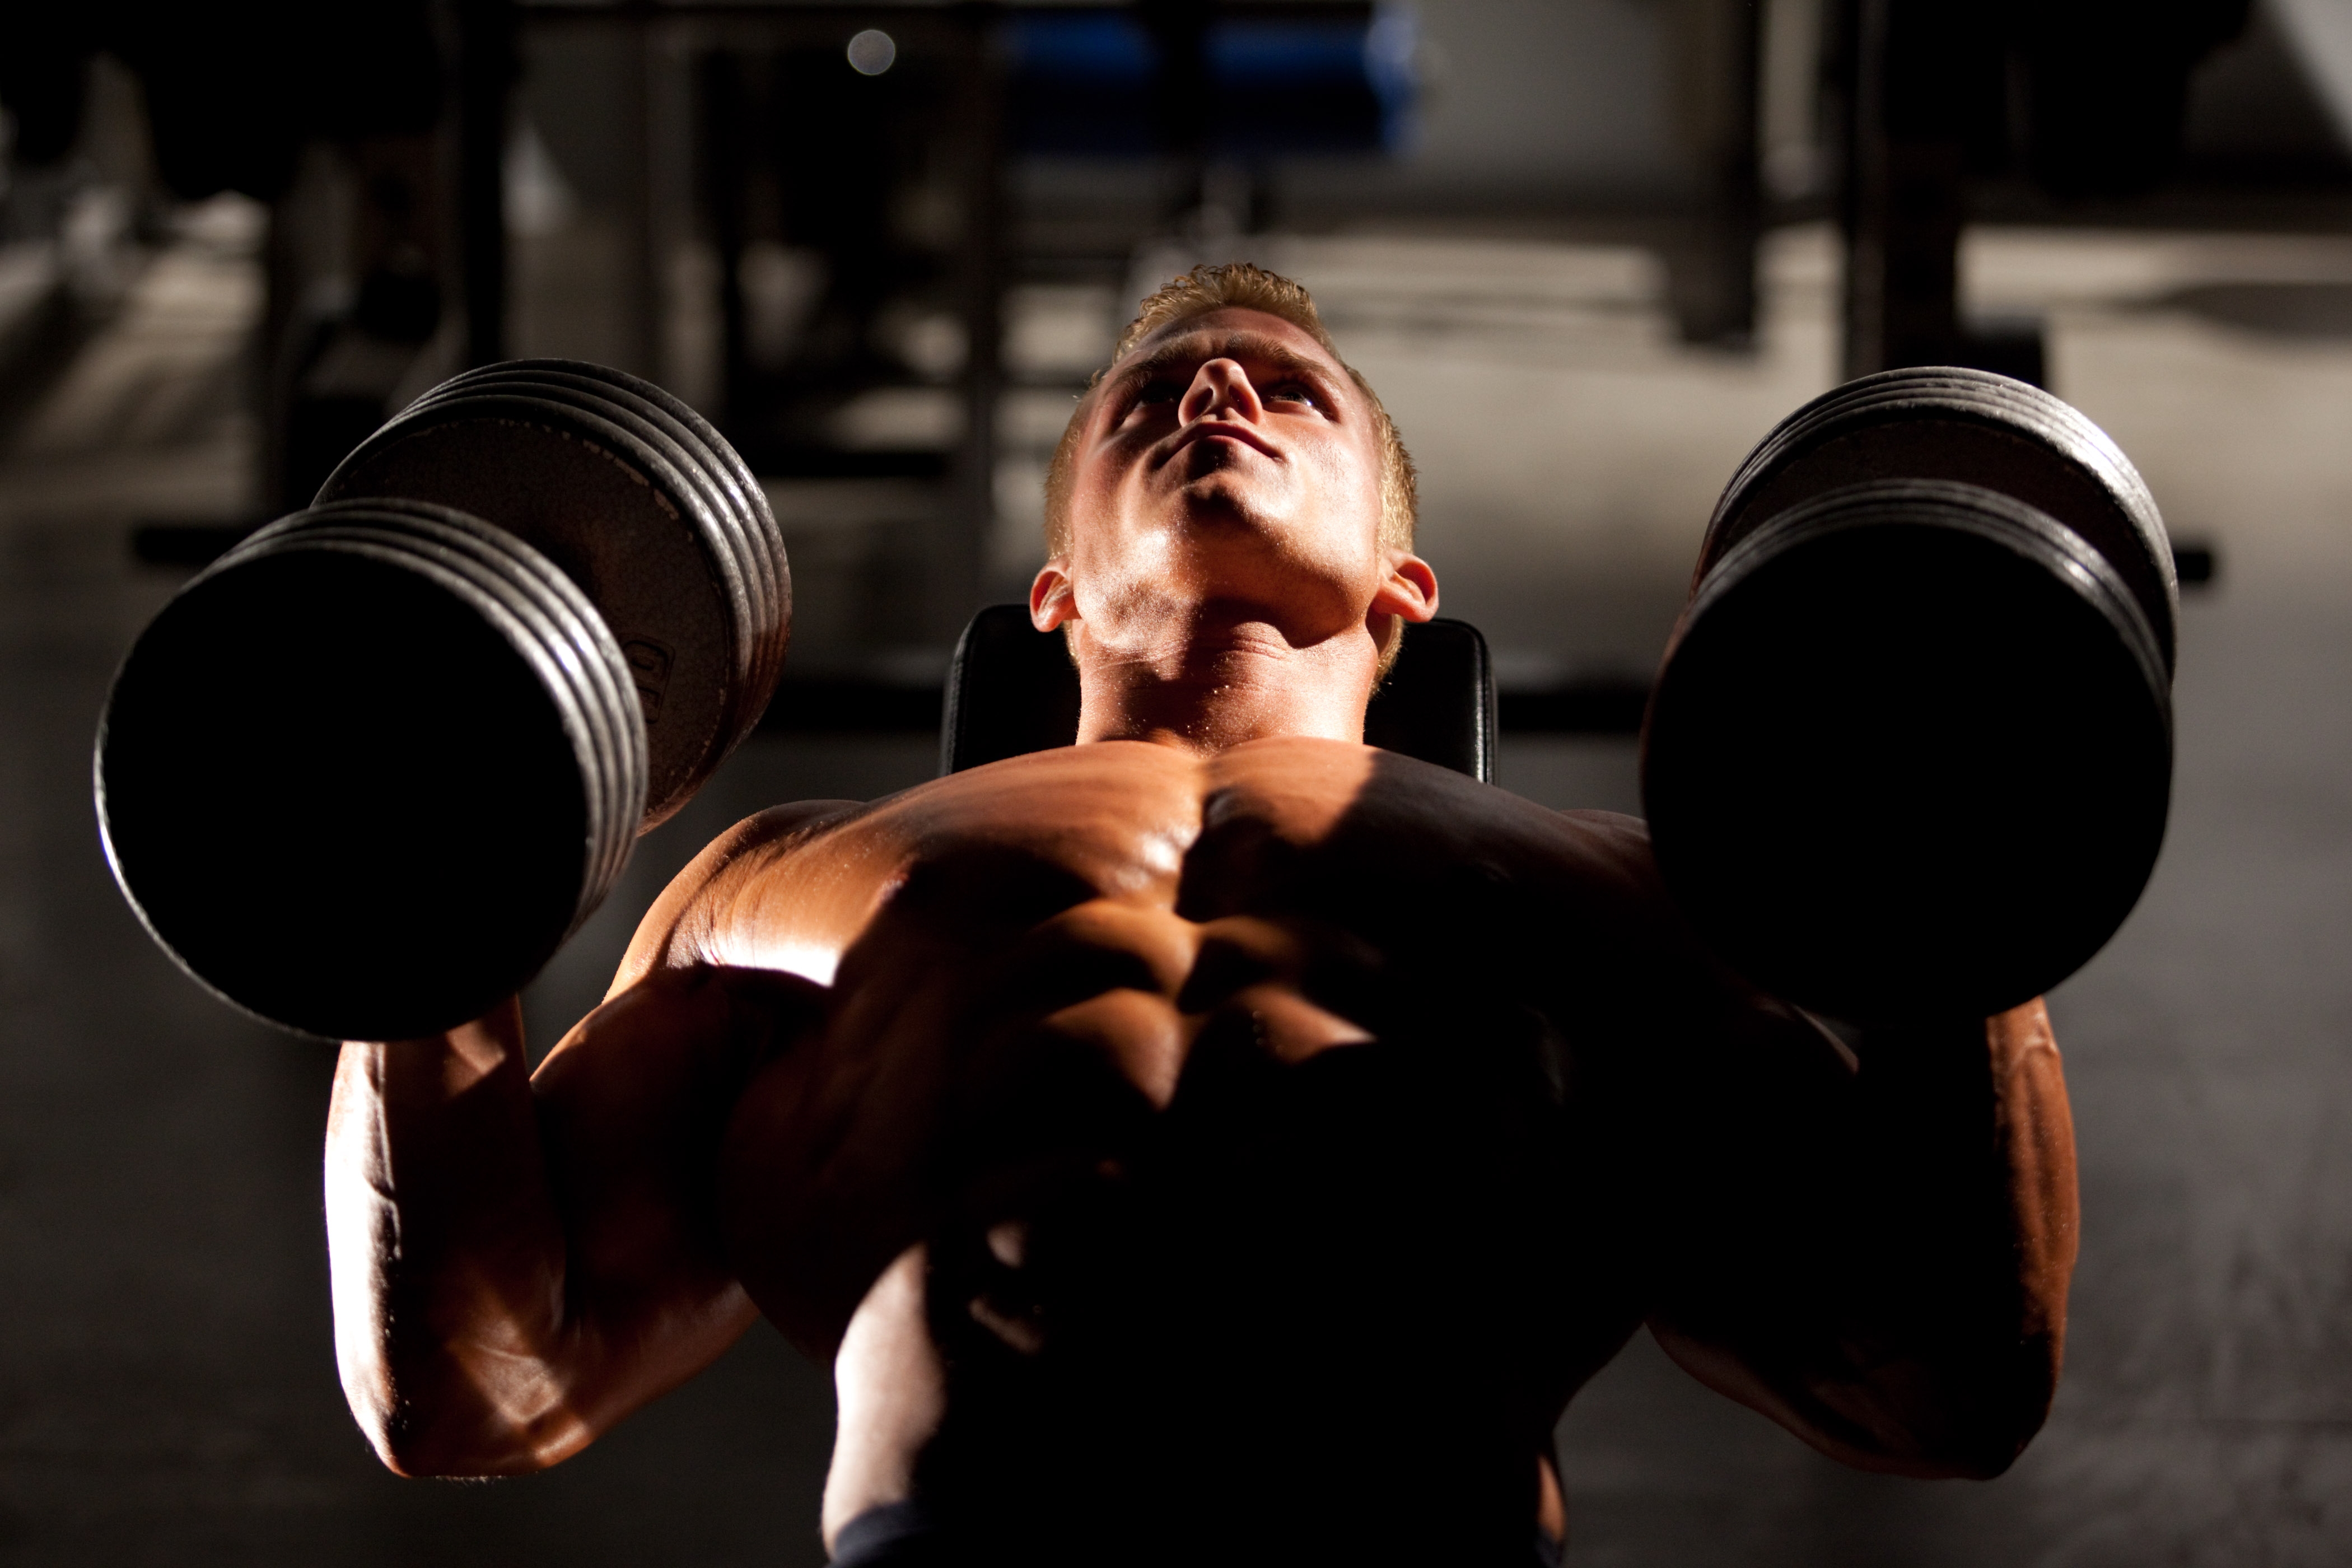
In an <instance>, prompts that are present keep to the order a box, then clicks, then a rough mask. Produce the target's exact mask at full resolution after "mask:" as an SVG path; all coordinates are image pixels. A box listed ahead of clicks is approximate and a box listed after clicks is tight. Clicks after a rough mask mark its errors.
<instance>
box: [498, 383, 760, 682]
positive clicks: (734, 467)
mask: <svg viewBox="0 0 2352 1568" xmlns="http://www.w3.org/2000/svg"><path fill="white" fill-rule="evenodd" d="M509 370H545V371H551V372H560V373H562V374H572V375H578V376H582V377H585V378H587V379H590V380H593V381H598V382H601V383H603V384H605V385H608V386H616V387H619V388H621V389H623V390H625V391H627V392H631V393H634V394H635V395H637V396H639V397H642V398H644V399H645V400H646V402H648V403H651V404H654V405H656V406H657V407H659V408H661V409H662V410H663V411H664V412H666V413H667V414H668V415H669V416H670V417H671V418H673V419H675V420H677V422H678V423H679V424H680V425H682V426H685V427H686V428H687V429H688V431H690V432H691V433H692V434H693V435H694V436H695V437H697V438H698V439H699V440H700V441H701V443H702V445H703V446H704V447H706V448H707V449H708V450H709V452H710V454H711V456H712V457H713V458H716V459H717V460H718V462H719V466H720V467H721V468H724V469H725V470H726V471H727V472H729V473H730V474H732V475H733V476H734V477H735V483H736V488H737V489H738V491H739V493H740V495H741V496H742V497H743V500H744V501H745V503H746V504H747V506H748V508H749V515H750V517H751V520H752V521H753V523H754V524H755V537H757V538H759V539H761V540H764V541H765V542H766V546H767V548H768V550H769V551H770V552H772V557H773V561H774V570H775V575H776V581H777V583H778V584H779V594H778V597H777V602H778V604H779V605H782V612H783V621H782V626H780V627H779V629H778V639H779V640H778V643H777V648H776V658H777V661H778V663H779V665H781V663H782V655H783V641H784V639H785V638H786V637H788V636H789V634H790V632H791V629H792V608H793V594H792V586H793V582H792V563H791V561H790V559H789V558H788V557H787V556H786V554H785V552H784V536H783V531H782V529H781V528H779V527H778V526H777V525H776V519H775V513H774V512H773V511H772V510H771V509H770V507H769V505H768V496H767V492H766V491H765V490H763V489H761V488H760V481H759V479H758V478H757V477H756V476H755V475H754V474H753V473H752V472H751V465H750V464H748V463H746V462H744V461H743V458H742V454H740V453H739V452H738V451H736V450H735V448H734V447H733V446H732V445H731V444H730V442H729V441H728V439H727V438H726V437H724V436H721V435H720V434H719V432H718V430H717V429H715V428H713V427H712V426H711V424H710V422H709V420H707V419H705V418H704V417H703V416H701V415H700V414H698V413H697V412H695V410H694V408H693V407H692V406H691V405H688V404H687V403H686V402H685V401H684V400H682V399H680V398H678V397H676V396H673V395H671V394H670V393H669V392H667V390H665V389H664V388H662V387H660V386H657V385H656V384H654V383H652V382H649V381H646V380H642V379H641V378H639V377H637V376H634V375H631V374H628V373H627V372H625V371H619V370H614V369H613V368H612V367H611V366H610V365H601V364H595V363H591V362H589V361H586V360H566V359H527V360H509V361H507V362H505V363H503V364H498V365H487V366H484V367H483V368H482V369H480V370H476V371H468V372H466V373H465V374H462V375H459V376H457V377H455V378H454V380H455V381H457V382H463V381H467V380H468V379H471V378H473V377H478V376H486V375H491V374H498V373H499V372H503V371H509Z"/></svg>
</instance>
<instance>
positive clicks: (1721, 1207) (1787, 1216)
mask: <svg viewBox="0 0 2352 1568" xmlns="http://www.w3.org/2000/svg"><path fill="white" fill-rule="evenodd" d="M1790 1039H1791V1040H1793V1039H1794V1037H1793V1036H1790ZM1858 1050H1859V1054H1860V1057H1861V1068H1860V1071H1859V1073H1858V1074H1856V1075H1853V1076H1846V1077H1843V1083H1842V1085H1833V1084H1823V1085H1821V1086H1818V1087H1815V1088H1806V1087H1804V1083H1805V1082H1806V1081H1807V1079H1808V1078H1809V1075H1804V1074H1800V1073H1798V1072H1796V1071H1795V1070H1793V1060H1792V1059H1791V1058H1782V1057H1781V1056H1780V1055H1779V1054H1778V1053H1774V1052H1771V1051H1769V1050H1759V1051H1756V1052H1753V1053H1751V1054H1750V1056H1749V1057H1748V1065H1749V1066H1750V1067H1751V1068H1753V1070H1754V1071H1755V1072H1756V1074H1757V1075H1758V1076H1756V1077H1753V1078H1748V1079H1742V1080H1741V1082H1740V1083H1739V1085H1738V1089H1737V1090H1736V1091H1735V1092H1736V1094H1737V1099H1736V1100H1733V1101H1731V1102H1730V1103H1731V1104H1732V1105H1733V1106H1735V1107H1736V1109H1732V1110H1729V1111H1728V1113H1727V1115H1728V1119H1727V1121H1721V1122H1716V1123H1712V1124H1709V1125H1708V1126H1706V1127H1702V1128H1700V1129H1699V1130H1698V1131H1697V1142H1696V1143H1694V1144H1693V1145H1691V1146H1689V1147H1690V1164H1691V1166H1692V1171H1691V1173H1690V1175H1689V1177H1688V1178H1687V1184H1686V1185H1685V1186H1684V1187H1683V1188H1682V1190H1683V1192H1684V1193H1685V1198H1684V1200H1683V1202H1684V1204H1685V1205H1687V1206H1685V1207H1684V1208H1683V1211H1682V1212H1683V1213H1684V1214H1685V1215H1687V1216H1688V1221H1687V1222H1686V1223H1690V1224H1692V1226H1693V1227H1694V1228H1695V1229H1696V1232H1697V1234H1696V1236H1690V1237H1687V1244H1686V1245H1682V1246H1677V1247H1674V1248H1672V1249H1670V1251H1669V1252H1668V1253H1667V1255H1666V1256H1667V1258H1668V1260H1669V1267H1668V1270H1667V1274H1666V1279H1665V1282H1664V1291H1663V1294H1662V1300H1661V1302H1660V1305H1659V1307H1658V1310H1656V1312H1655V1314H1654V1316H1653V1319H1652V1326H1653V1328H1654V1330H1655V1331H1656V1332H1657V1336H1658V1339H1659V1341H1660V1342H1661V1343H1662V1344H1664V1346H1665V1348H1666V1349H1667V1350H1668V1352H1670V1353H1672V1354H1673V1355H1674V1357H1675V1359H1676V1360H1677V1361H1679V1362H1681V1363H1683V1364H1684V1365H1685V1366H1686V1367H1688V1368H1689V1369H1690V1370H1691V1371H1692V1372H1693V1373H1696V1374H1697V1375H1698V1376H1699V1377H1700V1378H1701V1379H1702V1380H1703V1381H1705V1382H1706V1383H1708V1384H1711V1385H1713V1386H1715V1387H1716V1388H1718V1389H1720V1390H1721V1391H1723V1392H1724V1393H1726V1394H1730V1395H1732V1397H1734V1398H1736V1399H1738V1400H1740V1401H1742V1402H1743V1403H1745V1404H1748V1405H1753V1406H1755V1407H1756V1408H1757V1409H1759V1410H1762V1411H1764V1412H1765V1413H1766V1414H1768V1415H1771V1416H1772V1417H1773V1418H1774V1419H1775V1420H1778V1421H1780V1422H1781V1423H1782V1424H1783V1425H1785V1426H1789V1427H1790V1429H1791V1430H1793V1431H1796V1432H1797V1433H1799V1434H1800V1435H1801V1436H1804V1437H1805V1438H1806V1440H1807V1441H1809V1442H1811V1443H1812V1444H1813V1445H1814V1446H1815V1447H1819V1448H1821V1449H1822V1450H1823V1451H1824V1452H1826V1453H1829V1454H1831V1455H1833V1456H1834V1457H1836V1458H1840V1459H1843V1460H1845V1461H1846V1462H1847V1463H1850V1464H1854V1465H1859V1466H1862V1467H1864V1468H1871V1469H1882V1470H1892V1471H1895V1472H1898V1473H1903V1474H1909V1475H1976V1476H1984V1475H1993V1474H1998V1473H1999V1472H2000V1470H2001V1469H2002V1468H2006V1467H2007V1465H2008V1464H2009V1463H2010V1461H2011V1459H2013V1458H2015V1457H2016V1454H2017V1452H2018V1450H2019V1449H2021V1447H2023V1446H2024V1444H2025V1442H2026V1441H2027V1439H2029V1438H2031V1437H2032V1435H2033V1434H2034V1432H2035V1431H2036V1430H2037V1429H2039V1427H2040V1426H2041V1424H2042V1417H2043V1416H2044V1415H2045V1414H2046V1412H2047V1410H2048V1406H2049V1400H2050V1396H2051V1394H2052V1392H2053V1388H2054V1387H2055V1384H2056V1382H2057V1376H2058V1367H2059V1360H2060V1356H2061V1353H2062V1352H2063V1341H2064V1332H2065V1321H2066V1287H2067V1282H2068V1279H2069V1276H2070V1275H2071V1273H2072V1271H2073V1267H2074V1240H2075V1194H2074V1137H2073V1129H2072V1123H2071V1121H2070V1120H2069V1118H2068V1114H2067V1108H2066V1092H2065V1085H2064V1080H2063V1076H2062V1075H2061V1073H2060V1070H2059V1064H2058V1056H2057V1050H2056V1047H2054V1045H2053V1043H2052V1041H2051V1037H2050V1028H2049V1017H2048V1015H2047V1013H2046V1012H2045V1011H2044V1010H2043V1008H2042V1004H2041V1003H2039V1002H2033V1003H2029V1004H2027V1005H2024V1006H2022V1007H2019V1008H2015V1009H2012V1010H2011V1011H2010V1012H2008V1013H2005V1014H2002V1015H2000V1016H1997V1017H1993V1018H1990V1019H1983V1020H1975V1021H1969V1020H1958V1019H1955V1020H1951V1021H1948V1022H1944V1023H1935V1024H1929V1023H1915V1024H1911V1025H1907V1026H1895V1027H1891V1028H1880V1029H1873V1030H1870V1031H1867V1032H1865V1034H1864V1037H1862V1038H1861V1040H1860V1041H1859V1042H1858ZM1735 1070H1736V1069H1735ZM1677 1234H1678V1235H1680V1234H1683V1233H1682V1232H1680V1231H1679V1229H1678V1232H1677Z"/></svg>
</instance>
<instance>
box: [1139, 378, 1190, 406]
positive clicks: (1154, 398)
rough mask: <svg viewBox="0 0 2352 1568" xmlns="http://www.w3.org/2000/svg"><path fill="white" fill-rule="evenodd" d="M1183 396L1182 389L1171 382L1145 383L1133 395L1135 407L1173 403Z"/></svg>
mask: <svg viewBox="0 0 2352 1568" xmlns="http://www.w3.org/2000/svg"><path fill="white" fill-rule="evenodd" d="M1182 395H1184V389H1183V388H1182V387H1181V386H1179V385H1177V384H1175V383H1174V382H1172V381H1147V382H1145V383H1144V384H1143V385H1142V386H1141V388H1139V390H1138V391H1137V392H1136V395H1135V401H1136V405H1138V406H1139V407H1140V406H1141V405H1145V404H1149V403H1173V402H1175V401H1176V400H1177V399H1178V398H1179V397H1181V396H1182Z"/></svg>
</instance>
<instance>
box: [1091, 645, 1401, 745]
mask: <svg viewBox="0 0 2352 1568" xmlns="http://www.w3.org/2000/svg"><path fill="white" fill-rule="evenodd" d="M1377 660H1378V654H1377V650H1376V649H1374V648H1373V647H1372V646H1371V644H1370V639H1369V638H1367V637H1363V636H1362V635H1360V634H1357V635H1353V636H1349V635H1342V636H1339V637H1330V638H1328V639H1326V640H1324V641H1322V642H1319V643H1316V644H1312V645H1310V646H1307V647H1292V646H1291V645H1290V644H1289V643H1288V642H1287V641H1286V640H1285V639H1284V637H1282V635H1281V633H1280V632H1278V631H1277V630H1276V629H1275V628H1274V627H1273V626H1269V625H1267V624H1266V623H1265V622H1262V621H1260V622H1244V623H1242V624H1239V625H1234V626H1218V627H1214V628H1210V629H1194V630H1192V631H1191V632H1189V633H1187V634H1186V635H1185V636H1183V637H1181V638H1179V639H1174V640H1172V641H1171V643H1170V644H1169V645H1168V646H1165V647H1145V648H1140V649H1133V650H1129V649H1120V650H1116V651H1109V650H1099V649H1088V650H1087V651H1086V652H1085V653H1084V654H1082V655H1081V657H1080V659H1079V670H1078V686H1079V693H1080V700H1079V709H1078V741H1079V743H1081V744H1084V743H1086V742H1089V741H1150V742H1156V743H1159V744H1161V745H1169V746H1176V747H1180V748H1181V749H1183V750H1186V751H1190V752H1197V753H1199V754H1201V755H1203V756H1207V755H1212V754H1213V753H1215V752H1222V751H1224V750H1225V749H1227V748H1228V747H1232V746H1238V745H1240V744H1242V743H1243V742H1245V741H1257V740H1264V739H1266V738H1268V737H1270V736H1275V735H1307V736H1318V737H1321V738H1323V739H1326V740H1334V741H1352V742H1360V741H1362V740H1363V738H1364V708H1365V705H1366V704H1367V703H1368V702H1369V701H1370V697H1371V688H1372V680H1373V677H1374V672H1375V668H1376V666H1377Z"/></svg>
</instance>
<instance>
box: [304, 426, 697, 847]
mask: <svg viewBox="0 0 2352 1568" xmlns="http://www.w3.org/2000/svg"><path fill="white" fill-rule="evenodd" d="M656 460H657V459H656V457H655V455H654V454H652V453H651V452H650V451H649V450H648V449H647V448H646V447H645V446H644V444H643V443H642V442H639V441H637V440H635V438H634V437H631V436H629V435H628V433H627V432H625V431H624V430H622V429H621V428H620V427H619V426H616V425H614V423H613V422H612V421H611V420H608V419H604V418H602V417H600V416H596V415H593V414H590V413H587V412H586V411H584V410H582V409H577V408H572V407H566V406H563V405H557V404H550V403H546V402H543V401H540V400H535V399H530V398H520V397H506V396H500V395H496V394H483V395H478V396H471V397H468V398H467V399H465V400H463V401H456V400H452V401H449V402H445V403H440V404H436V405H431V406H427V407H425V408H420V409H418V410H416V411H415V413H413V414H408V415H404V416H402V417H400V418H399V419H396V420H394V422H393V423H392V424H390V425H387V426H384V427H383V429H382V430H379V431H377V432H376V433H375V434H374V435H373V436H371V437H368V439H367V440H366V441H364V442H362V444H361V445H360V447H359V448H358V449H357V450H356V451H354V452H353V453H352V455H351V456H350V457H348V458H344V459H343V461H342V463H341V465H340V466H339V467H338V468H336V470H335V472H334V473H333V474H332V475H331V476H330V477H329V478H328V480H327V482H326V484H325V485H324V486H322V487H321V488H320V492H319V497H320V501H322V502H324V501H330V500H344V499H352V500H357V499H364V498H367V497H372V496H404V497H409V498H413V499H415V500H429V501H435V502H438V503H440V504H442V505H445V506H451V507H455V508H457V510H461V511H466V512H470V513H472V514H473V515H474V516H476V517H478V518H481V519H482V520H484V521H487V522H490V523H492V524H495V525H496V526H498V527H499V528H503V529H506V530H508V531H510V532H512V533H514V534H516V535H518V536H519V537H520V538H521V540H522V541H523V542H525V543H526V544H529V545H530V546H531V547H532V548H534V549H536V550H538V551H539V552H541V553H542V554H544V555H545V556H547V558H548V559H549V560H551V561H552V562H554V563H555V564H556V565H557V566H558V567H559V568H560V569H561V570H562V572H563V574H564V575H565V576H567V577H569V578H571V579H572V582H573V583H574V584H577V585H578V586H579V588H580V589H581V591H582V592H583V593H584V594H586V595H588V598H589V599H590V601H591V602H592V603H593V604H594V605H595V606H596V608H597V611H598V613H599V614H600V615H602V616H604V621H605V623H606V625H608V626H611V628H612V630H613V635H614V638H615V640H617V641H618V642H619V644H620V646H621V650H622V652H623V654H624V655H625V657H626V658H627V659H628V662H629V667H630V669H631V672H632V674H633V676H634V678H635V684H636V687H637V691H638V696H639V700H640V703H641V706H642V707H643V710H644V712H645V719H646V752H647V787H646V818H645V823H644V826H646V827H651V826H654V825H655V824H656V823H658V822H660V821H662V820H663V819H665V818H666V817H667V816H669V814H670V813H672V812H673V811H675V810H677V807H679V806H680V805H684V804H685V802H686V800H687V798H688V796H689V795H692V794H693V793H694V791H695V789H696V788H697V787H698V786H699V784H701V782H702V780H703V779H704V778H705V777H707V776H708V774H709V768H710V767H711V766H714V765H715V764H716V760H717V758H718V757H719V756H721V755H723V754H724V753H725V749H726V745H727V742H728V740H729V738H730V737H729V735H728V721H729V720H730V716H731V714H732V711H733V705H734V702H735V696H736V683H735V679H734V677H735V671H736V669H737V668H738V662H737V658H738V654H737V648H736V646H735V638H734V630H735V627H736V626H738V625H740V616H739V615H738V612H737V602H738V601H739V599H740V595H742V593H743V587H742V584H741V582H740V578H736V577H735V576H734V574H733V566H732V563H731V561H730V560H729V559H728V556H727V553H726V551H725V548H724V546H723V544H722V543H721V542H720V541H719V540H718V539H716V538H714V537H712V536H711V534H710V532H709V531H707V530H706V529H705V528H704V527H703V526H702V525H701V524H700V522H699V521H698V519H697V518H695V517H694V516H692V515H691V514H690V513H688V511H685V510H681V509H680V507H679V506H678V504H677V502H676V501H675V500H672V499H671V498H670V496H668V495H667V494H666V493H664V491H663V490H662V489H659V488H657V487H656V485H655V484H654V483H653V482H652V480H651V479H649V478H648V477H647V475H646V469H648V468H652V467H653V466H654V465H655V462H656Z"/></svg>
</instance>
